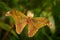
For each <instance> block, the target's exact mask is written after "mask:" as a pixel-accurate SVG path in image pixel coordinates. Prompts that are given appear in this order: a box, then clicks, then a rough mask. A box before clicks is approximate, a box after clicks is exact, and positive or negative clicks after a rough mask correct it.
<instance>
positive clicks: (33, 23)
mask: <svg viewBox="0 0 60 40" xmlns="http://www.w3.org/2000/svg"><path fill="white" fill-rule="evenodd" d="M6 16H12V17H13V19H14V21H15V26H16V32H17V34H21V32H22V31H23V29H24V27H25V26H26V25H28V37H33V36H34V35H35V34H36V33H37V31H38V30H39V29H40V28H42V27H44V26H46V25H47V26H49V25H48V24H49V20H48V19H47V18H44V17H36V18H33V14H31V12H29V11H28V12H27V16H26V15H24V13H22V12H20V11H18V10H14V9H13V10H10V11H8V12H7V13H6Z"/></svg>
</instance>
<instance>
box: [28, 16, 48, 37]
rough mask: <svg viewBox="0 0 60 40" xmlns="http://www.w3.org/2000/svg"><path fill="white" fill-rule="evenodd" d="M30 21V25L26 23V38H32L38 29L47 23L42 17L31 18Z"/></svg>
mask: <svg viewBox="0 0 60 40" xmlns="http://www.w3.org/2000/svg"><path fill="white" fill-rule="evenodd" d="M31 20H32V22H31V23H30V24H29V23H28V37H33V36H34V35H35V34H36V32H37V31H38V30H39V29H40V28H42V27H44V26H45V25H47V23H48V20H47V19H46V18H42V17H41V18H40V17H39V18H38V17H37V18H33V19H31Z"/></svg>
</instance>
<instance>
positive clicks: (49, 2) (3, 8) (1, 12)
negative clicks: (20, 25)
mask: <svg viewBox="0 0 60 40" xmlns="http://www.w3.org/2000/svg"><path fill="white" fill-rule="evenodd" d="M10 9H17V10H20V11H22V12H25V11H26V10H31V11H32V12H34V17H46V18H48V19H49V20H50V22H51V23H52V25H53V26H52V27H51V28H48V27H47V26H45V27H44V28H41V29H39V31H38V32H37V33H36V34H35V36H34V37H31V38H29V37H28V36H27V28H28V27H27V26H26V27H25V28H24V30H23V32H22V33H21V34H20V35H18V34H16V32H15V26H14V20H13V19H12V18H11V17H6V16H5V13H6V12H7V11H9V10H10ZM12 24H13V26H14V28H11V25H12ZM7 33H8V35H6V34H7ZM5 38H6V39H5ZM0 40H60V0H0Z"/></svg>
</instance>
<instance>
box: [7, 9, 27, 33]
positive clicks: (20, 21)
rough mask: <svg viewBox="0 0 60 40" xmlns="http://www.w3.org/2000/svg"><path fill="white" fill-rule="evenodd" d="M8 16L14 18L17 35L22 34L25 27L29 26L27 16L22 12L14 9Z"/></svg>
mask: <svg viewBox="0 0 60 40" xmlns="http://www.w3.org/2000/svg"><path fill="white" fill-rule="evenodd" d="M8 15H10V16H12V17H13V18H14V21H15V25H16V32H17V34H20V33H21V32H22V31H23V29H24V27H25V25H26V24H27V22H26V16H25V15H24V14H23V13H22V12H20V11H17V10H14V9H13V10H11V11H10V13H8Z"/></svg>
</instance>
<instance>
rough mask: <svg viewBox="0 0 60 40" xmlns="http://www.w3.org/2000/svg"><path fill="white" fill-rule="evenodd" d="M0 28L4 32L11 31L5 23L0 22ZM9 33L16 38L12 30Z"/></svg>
mask: <svg viewBox="0 0 60 40" xmlns="http://www.w3.org/2000/svg"><path fill="white" fill-rule="evenodd" d="M0 28H2V29H4V30H6V31H8V30H10V29H11V27H10V26H9V25H7V24H5V23H3V22H0ZM11 33H12V34H13V35H14V36H15V37H18V36H17V34H16V32H15V31H14V30H11Z"/></svg>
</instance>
